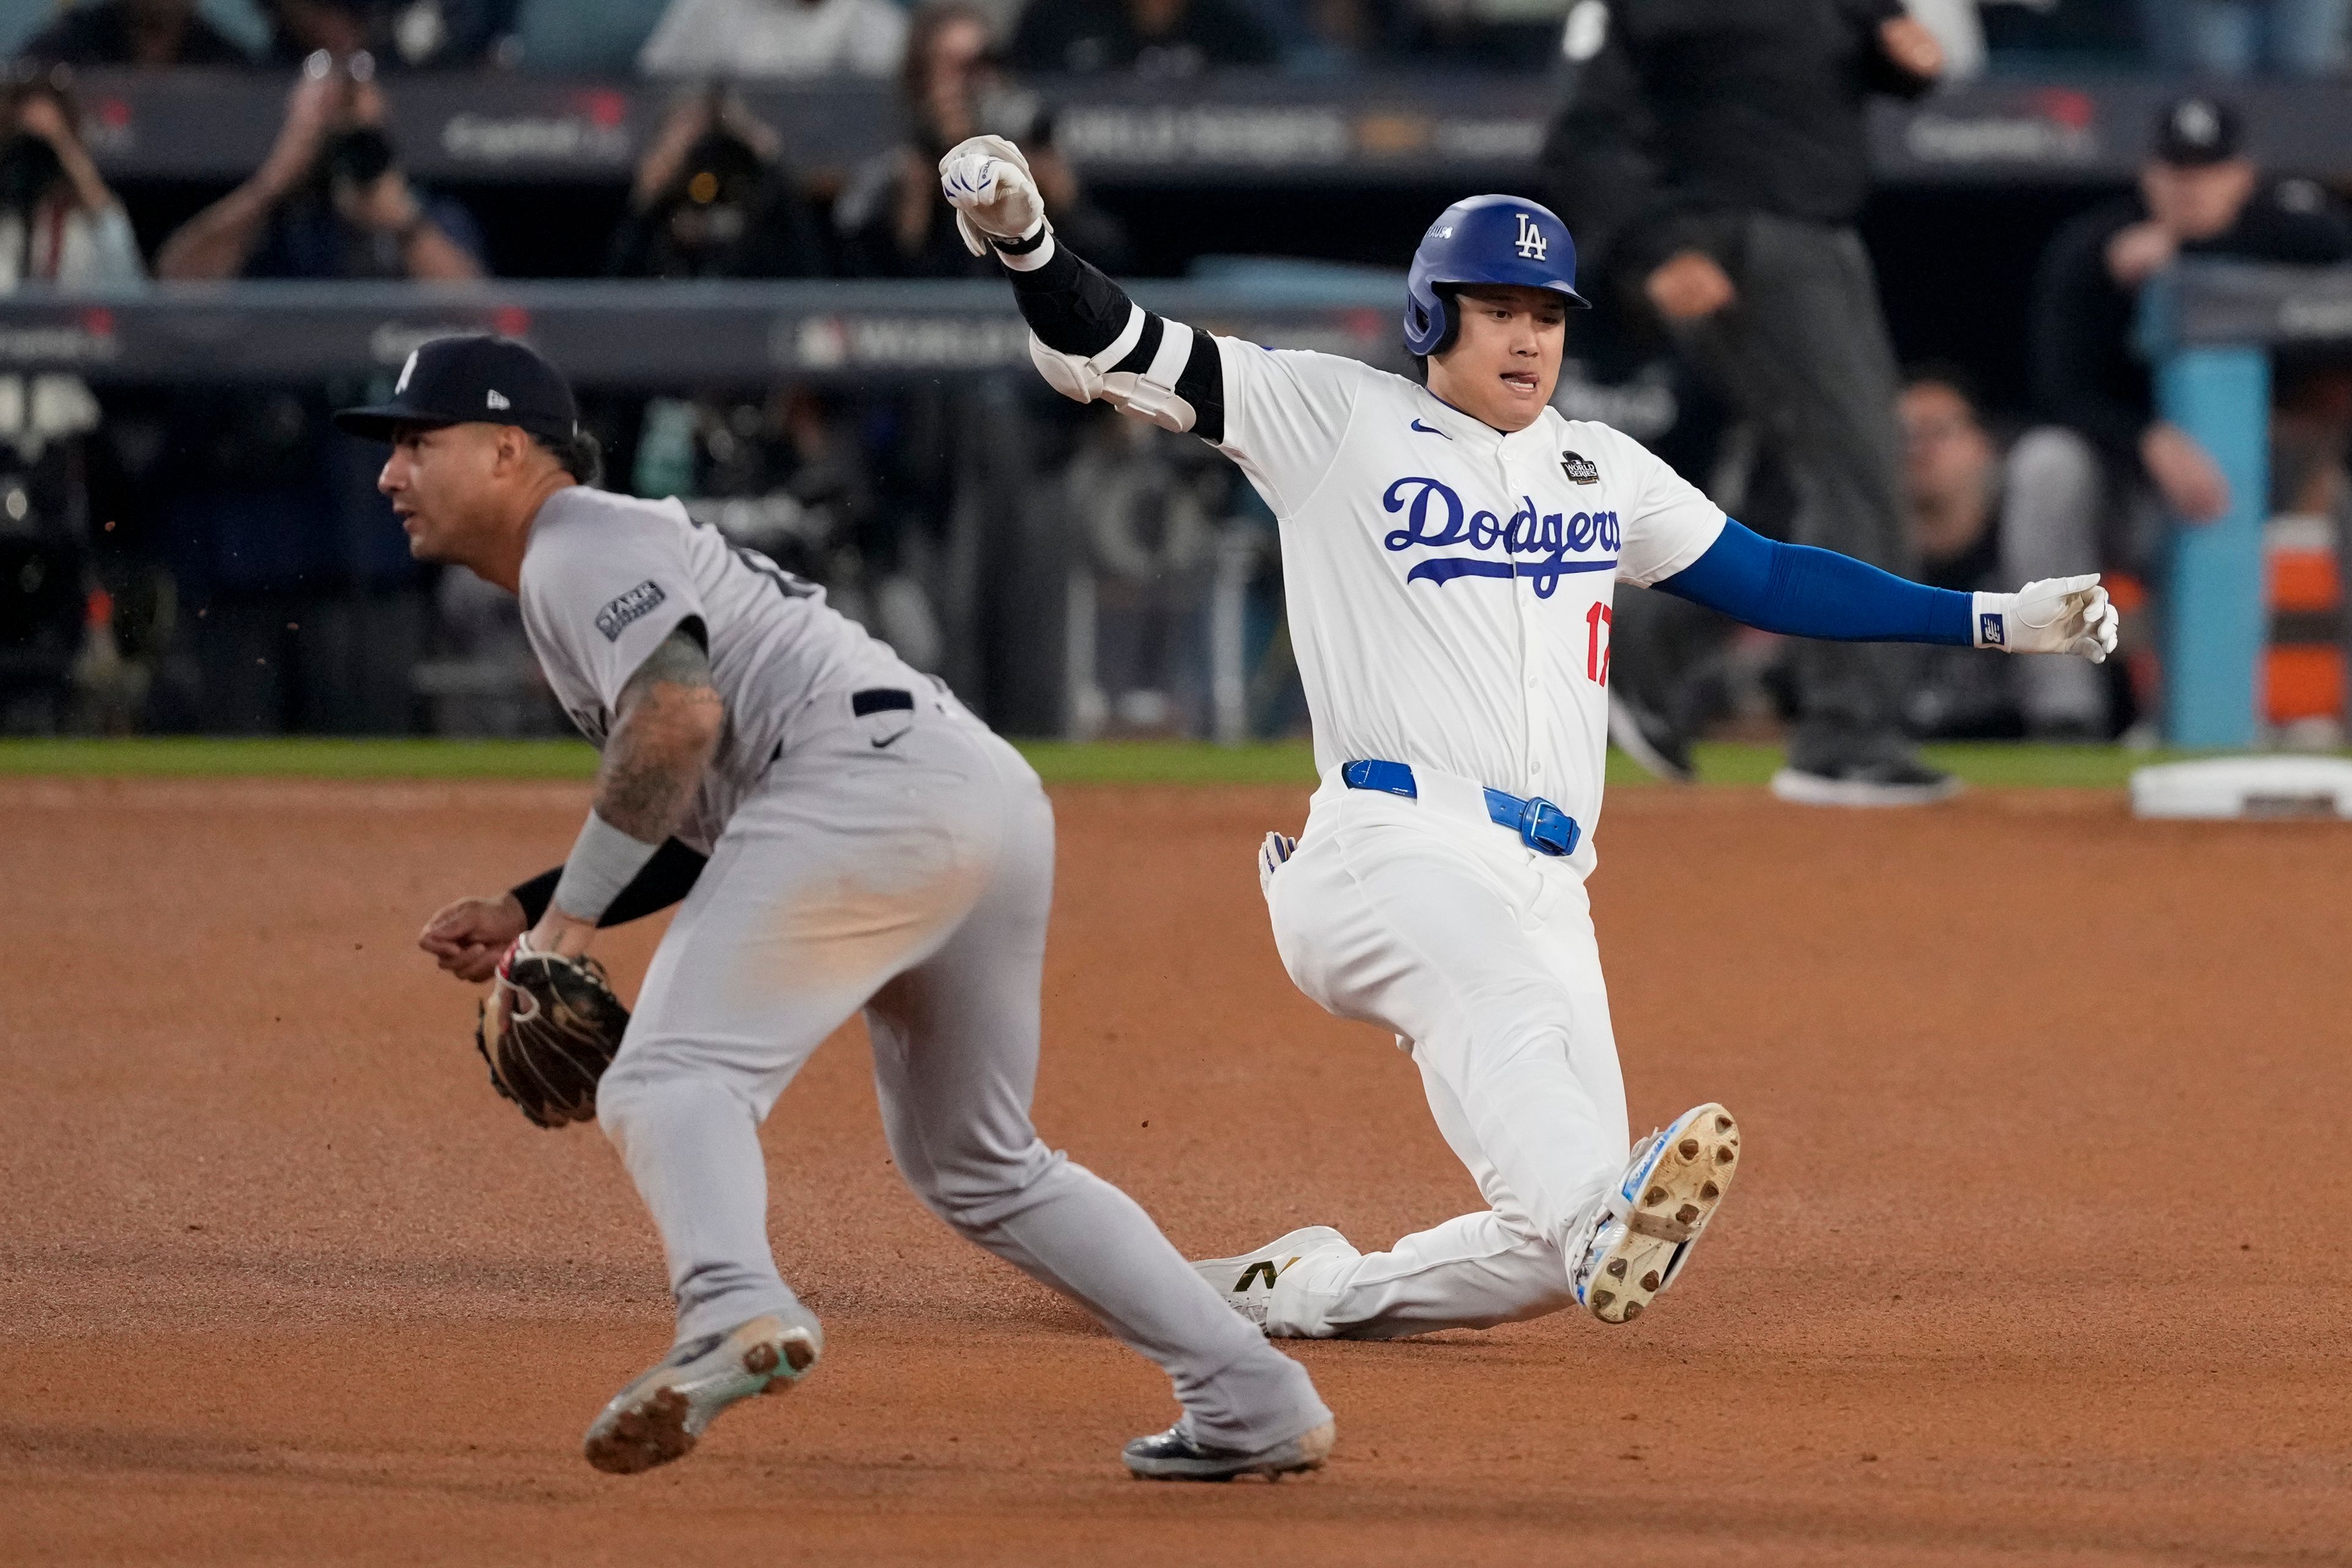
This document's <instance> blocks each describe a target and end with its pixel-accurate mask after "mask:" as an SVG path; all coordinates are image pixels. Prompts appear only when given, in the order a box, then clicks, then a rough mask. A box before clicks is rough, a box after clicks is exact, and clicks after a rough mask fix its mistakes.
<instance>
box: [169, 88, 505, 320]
mask: <svg viewBox="0 0 2352 1568" xmlns="http://www.w3.org/2000/svg"><path fill="white" fill-rule="evenodd" d="M374 75H375V71H374V62H373V59H372V58H370V57H369V56H367V55H364V54H360V55H353V56H351V57H350V58H348V59H347V60H343V61H337V60H336V59H334V58H332V57H331V56H329V55H328V54H326V53H325V52H324V51H323V50H322V51H320V52H319V53H316V54H313V55H312V56H311V57H310V58H309V59H308V60H306V61H304V62H303V65H302V74H301V76H300V78H299V79H298V80H297V81H296V82H295V84H294V89H293V91H292V92H291V93H289V95H288V96H287V100H286V123H285V125H284V127H283V128H282V129H281V130H280V131H279V132H278V144H277V145H276V146H275V147H273V148H272V149H271V150H270V153H269V156H268V159H267V160H265V161H264V162H263V163H262V165H261V167H260V169H258V170H257V171H256V173H255V174H254V175H253V177H252V178H251V179H249V180H247V181H246V182H245V184H241V185H239V186H237V188H236V189H235V190H234V191H231V192H230V193H229V194H228V195H226V196H223V197H222V198H221V199H220V200H219V201H216V202H215V203H214V204H213V205H210V206H208V207H206V208H205V210H204V211H202V212H200V213H198V214H197V215H196V216H194V217H192V218H190V219H189V220H188V221H187V222H186V223H184V224H183V225H181V226H180V227H179V228H178V229H177V230H175V231H173V235H172V237H171V238H169V239H167V240H165V241H164V242H163V249H162V250H161V251H160V252H158V253H157V255H156V258H155V271H156V274H157V276H159V277H163V278H168V279H217V278H236V277H246V278H415V279H426V280H431V281H464V280H467V279H476V278H479V277H481V276H482V270H483V269H482V265H481V263H480V261H479V260H478V259H477V257H478V253H479V250H480V240H479V237H478V233H477V231H476V229H475V227H474V224H473V221H472V219H470V218H469V217H467V216H466V212H465V209H464V208H462V207H460V206H458V205H457V204H456V203H454V202H450V201H447V200H445V199H441V198H437V197H428V198H420V197H419V196H418V195H417V194H416V192H415V190H414V189H413V188H412V187H411V186H410V184H409V183H408V177H407V176H406V175H405V174H403V173H402V172H401V168H400V164H399V161H398V157H397V154H396V153H395V151H394V147H393V144H392V141H391V138H390V137H388V136H386V135H385V134H384V132H383V120H384V102H383V90H382V89H379V88H378V87H377V86H376V85H375V81H374Z"/></svg>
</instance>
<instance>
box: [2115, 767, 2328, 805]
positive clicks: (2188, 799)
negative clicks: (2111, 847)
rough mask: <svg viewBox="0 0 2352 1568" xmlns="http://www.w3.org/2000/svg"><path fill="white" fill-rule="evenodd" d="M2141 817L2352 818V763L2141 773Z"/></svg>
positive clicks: (2136, 800)
mask: <svg viewBox="0 0 2352 1568" xmlns="http://www.w3.org/2000/svg"><path fill="white" fill-rule="evenodd" d="M2131 795H2132V815H2133V816H2160V817H2200V818H2208V819H2216V818H2220V819H2242V818H2269V819H2304V820H2308V819H2310V818H2312V817H2352V761H2347V760H2346V759H2344V758H2341V757H2216V758H2213V759H2212V760H2210V761H2209V762H2198V763H2163V764H2162V765H2160V766H2157V767H2149V768H2141V769H2138V770H2137V771H2136V772H2135V773H2133V774H2132V778H2131Z"/></svg>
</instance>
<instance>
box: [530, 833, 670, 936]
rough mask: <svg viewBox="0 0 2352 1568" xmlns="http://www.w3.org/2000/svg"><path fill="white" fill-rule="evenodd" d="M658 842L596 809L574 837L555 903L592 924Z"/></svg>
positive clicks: (601, 915)
mask: <svg viewBox="0 0 2352 1568" xmlns="http://www.w3.org/2000/svg"><path fill="white" fill-rule="evenodd" d="M660 847H661V846H660V845H658V844H647V843H646V841H645V840H643V839H641V838H632V837H629V836H628V835H627V834H625V833H624V832H622V831H621V830H620V829H619V828H617V827H615V826H613V825H612V824H611V823H609V822H607V821H605V820H604V818H603V817H601V816H597V815H596V813H595V812H594V811H593V810H591V811H590V812H589V813H588V820H587V821H586V822H585V823H584V824H583V825H582V826H581V828H580V837H578V838H577V839H575V840H573V842H572V854H571V857H570V858H568V859H566V860H565V861H564V862H563V875H562V877H561V878H559V879H557V880H556V883H555V907H556V908H558V909H560V910H562V911H563V912H564V913H565V914H567V915H570V916H572V918H573V919H574V920H583V921H589V922H591V923H592V924H593V923H594V922H595V921H600V920H602V919H603V918H604V911H605V910H608V909H610V908H611V907H612V904H613V900H614V899H617V898H619V897H620V896H621V889H624V888H625V887H627V886H628V885H629V884H630V883H631V882H634V881H635V880H636V879H637V873H638V872H640V871H642V870H644V869H645V868H646V861H648V860H650V859H652V858H654V852H655V851H656V850H657V849H659V848H660Z"/></svg>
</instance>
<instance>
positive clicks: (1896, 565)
mask: <svg viewBox="0 0 2352 1568" xmlns="http://www.w3.org/2000/svg"><path fill="white" fill-rule="evenodd" d="M1697 244H1698V247H1699V248H1703V249H1705V250H1706V251H1707V252H1708V253H1709V254H1710V255H1712V256H1713V257H1714V258H1716V260H1717V262H1718V263H1719V264H1720V265H1721V266H1722V267H1723V269H1724V270H1725V271H1726V272H1727V273H1728V274H1729V275H1730V277H1731V280H1732V283H1733V285H1734V286H1735V287H1736V288H1737V289H1738V300H1736V301H1734V302H1733V303H1732V304H1731V305H1730V306H1728V307H1727V308H1726V309H1724V310H1719V311H1717V312H1716V313H1715V314H1714V315H1712V316H1708V317H1705V318H1702V319H1701V320H1698V321H1686V322H1681V323H1677V324H1676V325H1675V336H1676V338H1677V340H1678V341H1679V342H1680V343H1681V344H1682V347H1683V349H1684V351H1685V353H1687V354H1688V355H1689V356H1690V357H1691V359H1692V360H1693V361H1694V362H1695V363H1696V364H1698V366H1699V367H1700V368H1701V369H1702V370H1703V371H1704V372H1705V373H1706V374H1707V375H1708V376H1710V377H1711V378H1712V379H1713V380H1714V381H1715V382H1716V383H1717V385H1718V386H1719V387H1720V388H1721V389H1722V390H1723V392H1724V393H1725V394H1726V395H1727V396H1728V397H1729V398H1730V399H1731V401H1732V403H1733V404H1734V405H1737V406H1738V410H1739V412H1740V413H1741V415H1742V416H1744V417H1745V418H1746V419H1748V422H1749V423H1750V424H1752V425H1753V426H1755V427H1756V429H1757V431H1758V433H1759V436H1760V437H1761V438H1762V440H1763V442H1764V443H1765V444H1766V446H1767V447H1768V448H1769V450H1770V451H1771V452H1772V453H1773V454H1774V455H1775V456H1777V457H1778V458H1780V460H1781V462H1782V464H1783V465H1784V467H1785V468H1787V470H1788V472H1789V475H1790V479H1791V481H1792V482H1793V484H1794V485H1795V488H1796V491H1797V511H1796V518H1795V521H1794V523H1793V525H1792V529H1791V535H1792V537H1791V542H1793V543H1797V544H1814V545H1819V546H1821V547H1822V548H1823V549H1825V550H1834V551H1837V552H1840V553H1842V554H1845V555H1851V556H1853V557H1854V558H1855V559H1857V560H1861V561H1867V562H1869V563H1871V564H1872V565H1874V566H1881V567H1884V568H1885V569H1886V570H1887V571H1889V572H1893V573H1895V574H1897V575H1899V576H1905V577H1910V576H1915V575H1916V573H1917V566H1918V563H1917V559H1916V552H1915V551H1914V549H1913V546H1912V542H1911V537H1910V533H1909V531H1908V529H1907V528H1906V524H1905V521H1904V513H1903V493H1902V470H1901V462H1902V447H1901V437H1900V436H1899V435H1898V433H1897V431H1896V427H1895V393H1896V390H1897V387H1896V381H1897V373H1896V370H1895V350H1894V347H1893V345H1892V344H1891V343H1890V342H1888V341H1887V336H1886V323H1885V318H1884V316H1883V315H1882V314H1881V311H1880V309H1879V303H1878V287H1877V283H1876V281H1875V279H1874V278H1873V276H1872V273H1871V267H1870V257H1869V254H1868V253H1867V252H1866V251H1864V249H1863V246H1862V240H1861V238H1860V237H1858V236H1857V235H1856V234H1855V233H1854V232H1853V229H1851V228H1844V227H1833V226H1829V225H1826V224H1818V223H1808V222H1804V221H1801V220H1799V219H1795V218H1784V217H1778V216H1771V215H1769V214H1764V213H1743V214H1726V215H1723V216H1722V217H1721V219H1720V220H1719V225H1718V226H1717V229H1716V230H1715V232H1712V233H1709V234H1706V235H1704V236H1702V237H1700V238H1699V239H1698V241H1697ZM1909 665H1910V656H1909V650H1908V649H1906V648H1904V647H1901V646H1899V645H1893V644H1873V643H1836V642H1817V641H1812V640H1810V639H1808V640H1805V641H1801V642H1799V643H1798V644H1797V645H1796V647H1795V649H1794V673H1795V676H1796V686H1797V707H1798V722H1797V728H1796V731H1795V733H1794V734H1793V735H1792V736H1791V737H1790V762H1791V763H1794V764H1795V765H1796V766H1798V767H1801V768H1810V769H1816V770H1818V769H1823V768H1831V767H1835V766H1837V765H1839V764H1841V763H1849V762H1866V761H1872V760H1876V759H1880V758H1883V757H1885V756H1888V755H1890V754H1899V753H1900V752H1902V751H1903V749H1904V747H1905V744H1906V742H1904V740H1903V737H1902V733H1901V729H1900V715H1901V711H1902V700H1903V686H1904V681H1905V679H1906V674H1907V672H1908V668H1909Z"/></svg>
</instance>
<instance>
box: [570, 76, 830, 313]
mask: <svg viewBox="0 0 2352 1568" xmlns="http://www.w3.org/2000/svg"><path fill="white" fill-rule="evenodd" d="M826 259H827V258H826V256H825V253H824V237H823V235H822V233H821V231H820V229H819V227H818V226H817V222H816V220H815V218H814V216H812V215H811V212H810V209H809V205H808V201H807V199H806V197H805V196H803V194H802V192H801V187H800V183H799V182H798V181H797V180H795V179H794V178H793V173H792V171H791V169H790V168H788V167H787V166H786V165H785V163H784V162H783V142H782V139H781V138H780V137H778V136H777V134H776V132H775V129H774V128H773V127H772V126H770V125H769V124H767V123H766V122H765V121H761V120H760V119H758V118H756V117H755V116H753V115H752V114H751V111H750V110H748V109H746V108H745V107H744V106H743V103H742V100H740V99H739V98H737V97H735V96H734V95H733V94H731V93H729V92H726V91H724V90H723V89H715V88H714V89H709V90H707V91H703V92H698V93H695V94H693V95H692V96H690V97H688V98H684V99H681V100H678V102H677V104H676V105H674V106H673V107H672V108H671V110H670V113H669V118H668V119H667V120H666V121H664V122H663V124H662V128H661V130H660V131H659V132H657V133H656V135H655V137H654V141H653V145H652V146H651V147H649V148H648V149H646V155H645V157H644V158H643V159H642V160H641V161H640V162H639V163H638V164H637V173H636V180H635V184H634V185H633V187H632V189H631V191H630V194H629V215H628V216H627V217H626V218H625V219H623V220H622V223H621V227H620V229H619V231H618V232H617V233H615V234H614V237H613V252H612V256H611V258H609V260H608V261H607V262H606V264H605V271H606V272H607V273H609V274H610V275H611V276H613V277H615V278H818V277H823V276H824V273H825V272H826V271H827V270H828V268H827V266H826Z"/></svg>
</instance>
